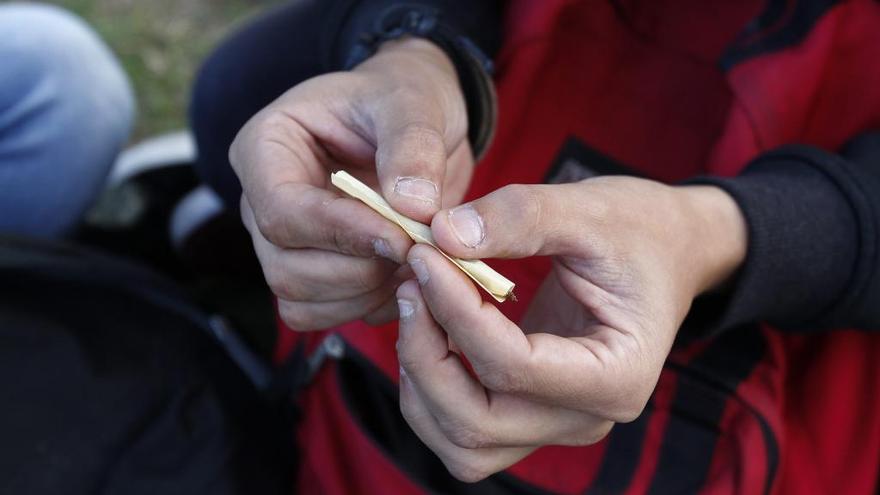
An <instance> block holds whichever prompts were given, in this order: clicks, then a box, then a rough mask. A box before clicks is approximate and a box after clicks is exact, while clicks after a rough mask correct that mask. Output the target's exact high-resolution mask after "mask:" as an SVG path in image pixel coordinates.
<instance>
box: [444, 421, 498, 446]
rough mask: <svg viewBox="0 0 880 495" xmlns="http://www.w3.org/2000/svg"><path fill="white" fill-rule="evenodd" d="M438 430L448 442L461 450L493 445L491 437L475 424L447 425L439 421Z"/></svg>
mask: <svg viewBox="0 0 880 495" xmlns="http://www.w3.org/2000/svg"><path fill="white" fill-rule="evenodd" d="M440 429H441V430H443V432H444V433H445V434H446V438H448V439H449V441H450V442H452V443H453V444H455V445H456V446H458V447H461V448H463V449H469V450H473V449H481V448H484V447H488V446H490V445H492V444H493V439H492V437H491V435H489V433H488V432H487V431H485V429H484V428H482V427H480V426H479V425H476V424H461V423H458V424H448V423H446V422H442V421H441V422H440Z"/></svg>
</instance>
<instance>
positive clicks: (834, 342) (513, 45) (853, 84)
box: [278, 0, 880, 494]
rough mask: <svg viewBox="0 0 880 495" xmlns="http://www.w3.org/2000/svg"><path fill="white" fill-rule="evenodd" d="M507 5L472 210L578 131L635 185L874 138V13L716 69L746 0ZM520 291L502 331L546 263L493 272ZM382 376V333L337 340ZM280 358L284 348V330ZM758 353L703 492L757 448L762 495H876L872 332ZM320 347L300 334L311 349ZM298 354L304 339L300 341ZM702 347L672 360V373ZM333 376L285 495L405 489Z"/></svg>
mask: <svg viewBox="0 0 880 495" xmlns="http://www.w3.org/2000/svg"><path fill="white" fill-rule="evenodd" d="M620 5H622V6H623V8H624V11H625V12H626V13H627V21H628V22H622V20H621V18H620V17H619V15H618V13H615V11H614V9H613V8H612V6H611V2H579V1H573V0H540V1H539V0H534V1H525V0H524V1H515V2H512V4H511V6H510V7H509V10H508V15H507V18H506V20H505V24H506V33H507V35H506V36H507V39H506V42H505V45H504V48H503V50H502V52H501V54H500V56H499V59H498V74H497V87H498V95H499V105H500V120H499V127H498V130H497V134H496V138H495V141H494V144H493V146H492V148H491V150H490V151H489V153H488V155H487V157H486V158H485V160H484V161H483V162H482V163H481V164H480V165H479V167H478V168H477V172H476V175H475V177H474V181H473V186H472V188H471V190H470V193H469V197H470V198H474V197H479V196H481V195H483V194H486V193H487V192H490V191H492V190H494V189H497V188H499V187H501V186H503V185H506V184H510V183H539V182H542V181H543V179H544V177H545V175H546V173H547V169H548V167H549V165H550V163H551V162H552V160H553V158H554V156H555V154H556V153H557V152H558V150H559V149H560V147H561V145H562V143H563V142H564V141H565V140H566V138H568V137H570V136H576V137H578V138H579V139H581V140H582V141H584V142H586V143H588V144H589V146H591V147H592V148H594V149H597V150H599V151H600V152H602V153H603V154H605V155H608V156H610V157H612V158H614V159H616V160H618V161H620V162H622V163H625V164H627V165H629V166H631V167H633V168H635V169H636V170H638V171H640V172H641V173H643V174H644V175H646V176H648V177H652V178H655V179H658V180H663V181H676V180H680V179H684V178H686V177H689V176H693V175H695V174H699V173H705V172H712V173H717V174H722V175H732V174H736V173H737V172H738V171H739V170H741V169H742V167H743V166H745V164H746V163H747V162H748V161H749V160H751V159H752V158H754V157H755V156H756V155H758V154H759V153H761V152H762V151H765V150H767V149H769V148H772V147H775V146H777V145H781V144H785V143H791V142H805V143H809V144H814V145H818V146H822V147H825V148H827V149H831V150H833V149H835V148H837V147H838V146H840V145H841V144H842V143H843V142H844V141H845V140H846V139H848V138H850V137H853V136H855V135H856V134H857V133H858V132H859V131H862V130H867V129H869V128H871V127H874V128H877V127H880V63H878V61H880V28H878V26H880V4H878V3H877V2H873V1H871V0H852V1H848V2H842V3H841V4H840V5H837V6H835V7H834V8H832V9H831V10H830V11H829V12H827V13H826V14H825V15H824V16H823V17H822V18H821V19H820V20H819V21H818V23H817V24H816V25H815V26H814V28H813V30H812V32H811V33H810V34H809V36H808V37H807V38H806V39H805V40H803V41H802V42H801V43H799V44H797V45H796V46H793V47H789V48H787V49H784V50H782V51H778V52H774V53H770V54H765V55H762V56H760V57H757V58H753V59H750V60H747V61H745V62H742V63H740V64H738V65H736V66H735V67H734V68H733V69H732V70H731V71H729V72H727V73H725V72H723V71H722V70H721V69H720V68H719V65H718V63H717V61H718V59H719V57H720V55H721V52H722V50H723V49H724V48H725V47H726V46H728V44H729V43H730V42H731V41H732V40H733V38H734V37H735V36H736V34H737V33H738V32H739V31H740V30H741V29H742V28H743V26H744V25H745V24H746V22H747V21H748V20H749V19H751V18H753V17H754V16H756V15H757V14H758V13H759V11H760V10H761V8H762V7H763V2H760V1H757V0H748V1H739V0H728V1H722V2H704V1H700V0H682V1H673V0H664V1H635V0H633V1H623V2H620ZM493 264H494V265H495V266H496V268H498V269H499V270H500V271H502V273H505V274H506V275H507V276H509V277H510V278H512V279H513V280H514V281H515V282H516V283H517V294H518V296H519V297H520V301H519V302H516V303H510V302H509V303H505V304H503V305H502V306H501V309H502V310H503V312H504V313H505V314H506V315H508V316H509V317H510V318H512V319H514V321H516V320H517V319H518V318H519V317H520V316H521V315H522V313H523V312H524V310H525V308H526V307H527V305H528V302H529V300H530V299H531V296H532V294H533V293H534V292H535V290H536V288H537V286H538V285H539V284H540V282H541V280H542V278H543V277H544V276H545V274H546V273H547V270H548V268H549V265H548V261H547V260H546V259H533V260H519V261H512V262H504V261H500V262H498V263H493ZM338 332H339V333H340V334H341V335H342V336H343V338H344V339H345V340H346V341H347V342H349V343H350V344H351V345H352V346H354V347H355V348H356V349H358V350H359V351H360V352H361V353H362V354H363V355H365V356H366V357H367V358H368V359H369V360H371V361H372V362H373V363H375V364H376V365H377V366H378V367H379V368H380V369H381V370H382V371H383V372H384V373H385V374H387V375H388V377H390V378H391V379H392V380H394V381H396V380H397V366H398V365H397V359H396V354H395V350H394V343H395V341H396V328H395V327H394V326H393V325H392V326H388V327H385V328H382V329H370V328H368V327H367V326H366V325H364V324H362V323H352V324H349V325H346V326H343V327H342V328H340V329H338ZM281 336H282V339H281V344H280V345H279V352H278V358H281V357H283V356H284V355H285V354H286V353H287V352H289V351H290V349H292V347H293V345H294V342H295V341H296V340H297V339H298V338H299V337H297V336H296V334H294V333H292V332H290V331H289V330H286V329H283V326H282V330H281ZM765 336H766V339H767V341H768V346H769V347H768V349H767V351H766V355H765V357H764V358H763V360H762V361H761V363H760V364H759V365H758V366H757V367H756V368H755V369H754V370H753V371H752V373H751V374H750V375H749V377H748V379H746V380H745V381H744V382H742V383H741V384H740V385H739V387H738V389H737V390H736V392H737V393H736V398H735V399H732V400H730V401H729V402H728V403H727V406H726V408H725V410H724V414H723V416H722V419H721V422H720V424H719V425H718V429H719V431H720V435H719V440H718V442H717V445H716V448H715V452H714V454H713V456H712V462H711V466H710V469H709V474H708V477H707V481H706V485H705V487H704V490H703V491H704V492H706V493H713V494H716V493H717V494H721V493H761V492H762V491H763V489H764V486H765V482H766V478H767V476H768V473H767V455H768V454H767V449H768V445H766V440H765V438H764V437H763V436H762V432H761V430H760V426H759V423H758V422H756V421H755V419H754V418H755V415H754V414H753V413H752V412H751V411H757V413H758V414H760V415H761V416H763V417H764V418H765V419H766V421H767V424H768V425H769V426H770V428H771V429H772V433H773V435H774V436H775V439H776V441H777V442H778V448H779V455H780V460H779V467H778V471H777V475H776V477H775V480H773V484H772V488H773V492H774V493H786V494H787V493H798V494H801V493H873V492H874V489H875V485H876V482H877V472H878V466H880V448H878V446H880V369H878V367H880V365H878V362H880V359H878V358H880V336H878V335H877V334H868V333H862V332H856V331H848V332H835V333H828V334H822V335H816V336H798V337H793V336H786V335H783V334H780V333H778V332H776V331H774V330H773V329H769V328H768V329H765ZM317 338H319V336H317V337H316V336H312V337H309V339H310V340H312V341H313V342H314V341H315V339H317ZM312 345H313V344H312ZM699 350H700V349H698V348H693V349H690V350H687V349H685V350H681V351H678V352H677V354H676V358H678V359H679V362H681V363H685V362H687V361H688V360H689V359H690V357H693V356H694V355H696V354H698V352H699ZM334 374H335V371H334V368H333V366H328V367H325V369H324V370H322V372H321V373H320V374H319V376H318V380H317V381H316V382H315V383H314V384H312V385H311V386H310V387H309V388H308V389H307V390H306V391H305V393H304V394H303V397H302V403H303V407H304V419H303V421H302V424H301V427H300V429H299V431H300V434H299V438H298V441H299V442H300V444H301V445H302V446H303V451H304V452H305V453H306V459H305V462H304V465H303V467H302V475H301V477H300V481H299V487H298V489H299V493H327V494H341V493H377V492H380V493H419V492H418V489H417V487H416V485H414V484H413V483H412V482H411V481H409V480H408V479H407V478H406V476H404V475H403V474H401V473H400V472H399V471H398V470H397V469H395V467H394V466H393V465H392V464H391V463H390V462H389V461H388V459H385V458H384V457H383V456H382V454H381V453H380V452H378V450H377V449H376V447H375V446H374V445H372V444H371V442H370V440H368V439H367V438H366V437H365V436H364V434H363V433H362V432H360V431H359V430H358V427H357V426H356V425H355V424H354V423H353V421H352V419H351V417H350V415H349V414H348V412H347V411H346V410H345V406H344V404H343V402H342V401H341V399H340V398H339V392H338V390H337V387H336V385H335V383H334V380H335V378H334ZM675 388H676V373H675V372H674V371H673V370H672V369H666V370H665V371H664V373H663V375H662V376H661V379H660V382H659V385H658V388H657V391H656V393H655V395H654V397H653V399H652V405H653V407H654V408H655V413H654V414H653V415H652V417H651V420H650V424H649V426H648V430H647V431H648V433H647V434H646V438H645V443H644V449H643V451H642V452H641V455H640V459H639V465H638V468H637V471H636V475H635V477H634V479H633V480H632V482H631V484H630V486H629V490H628V493H643V492H644V491H645V490H646V489H647V488H648V486H650V482H651V479H652V478H653V476H654V474H655V472H656V469H657V465H658V456H659V452H660V445H661V439H662V438H663V434H664V429H665V428H666V423H667V422H668V418H669V414H670V411H669V402H670V398H671V397H672V395H673V393H674V390H675ZM605 448H606V445H605V442H602V443H600V444H598V445H596V446H593V447H589V448H555V447H551V448H545V449H542V450H540V451H538V452H537V453H536V454H534V455H532V456H530V457H529V458H527V459H526V460H524V461H523V462H521V463H519V464H518V465H516V466H513V467H512V468H511V469H510V470H509V472H510V473H512V474H513V475H515V476H517V477H519V478H521V479H523V480H526V481H528V482H530V483H532V484H535V485H538V486H541V487H545V488H546V489H548V490H552V491H558V492H560V493H578V492H582V491H583V490H584V489H586V488H587V487H588V486H589V485H590V482H591V481H592V480H593V479H594V477H595V475H596V472H597V469H598V468H599V465H600V463H601V461H602V455H603V453H604V451H605Z"/></svg>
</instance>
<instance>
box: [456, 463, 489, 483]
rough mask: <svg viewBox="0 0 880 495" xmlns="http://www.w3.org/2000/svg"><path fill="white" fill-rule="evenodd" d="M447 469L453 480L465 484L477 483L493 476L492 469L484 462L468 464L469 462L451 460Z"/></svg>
mask: <svg viewBox="0 0 880 495" xmlns="http://www.w3.org/2000/svg"><path fill="white" fill-rule="evenodd" d="M446 469H447V470H448V471H449V474H451V475H452V477H453V478H455V479H457V480H459V481H463V482H465V483H476V482H478V481H482V480H484V479H486V478H488V477H489V476H491V475H492V474H493V471H492V470H491V469H487V467H486V466H485V465H484V463H482V462H474V461H471V462H468V460H458V459H456V460H451V461H447V462H446Z"/></svg>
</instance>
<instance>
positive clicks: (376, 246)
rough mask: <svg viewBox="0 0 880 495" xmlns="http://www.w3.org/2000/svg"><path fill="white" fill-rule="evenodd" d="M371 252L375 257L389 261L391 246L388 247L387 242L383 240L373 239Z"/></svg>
mask: <svg viewBox="0 0 880 495" xmlns="http://www.w3.org/2000/svg"><path fill="white" fill-rule="evenodd" d="M373 251H375V253H376V256H380V257H382V258H386V259H389V260H390V259H392V256H393V254H392V253H391V246H389V245H388V241H386V240H385V239H373Z"/></svg>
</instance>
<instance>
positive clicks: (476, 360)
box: [409, 246, 656, 422]
mask: <svg viewBox="0 0 880 495" xmlns="http://www.w3.org/2000/svg"><path fill="white" fill-rule="evenodd" d="M409 263H410V266H412V268H413V270H414V271H415V272H416V274H417V275H418V279H419V283H420V285H421V291H422V295H423V296H424V300H425V303H426V305H427V307H428V309H429V310H430V312H431V315H432V316H433V318H434V320H436V321H437V323H438V324H439V325H440V326H441V327H442V328H443V329H444V330H445V331H446V332H447V333H448V334H449V336H450V338H451V339H452V340H453V341H455V342H456V343H457V344H458V345H459V347H460V348H461V351H462V353H463V354H464V355H465V356H466V357H467V358H468V360H469V361H470V363H471V365H472V366H473V368H474V371H475V372H476V373H477V375H478V378H479V380H480V382H481V383H482V384H483V385H484V386H486V388H489V389H491V390H494V391H497V392H504V393H510V394H514V395H518V396H521V397H524V398H529V399H532V400H535V401H538V402H542V403H544V404H547V405H551V406H557V407H563V408H567V409H575V410H579V411H583V412H587V413H591V414H594V415H597V416H600V417H602V418H605V419H609V420H612V421H614V422H625V421H632V420H633V419H635V418H636V417H637V416H638V414H639V413H640V412H641V410H642V408H643V407H644V403H645V401H646V400H647V397H648V396H649V395H650V390H652V389H653V386H654V383H653V382H652V379H650V378H647V377H646V376H644V374H642V373H641V372H640V370H642V369H645V368H646V366H645V363H643V362H640V361H639V356H640V354H639V352H638V348H639V346H638V344H637V343H636V342H635V341H634V340H633V339H634V338H633V337H632V336H630V335H613V336H612V335H611V332H615V330H612V329H610V328H608V327H597V328H596V329H595V330H594V333H593V334H591V335H589V337H586V338H578V337H573V338H564V337H559V336H556V335H552V334H548V333H533V334H529V335H525V334H524V333H523V332H522V330H521V329H520V328H519V327H517V326H516V325H515V324H513V322H511V321H510V320H508V319H507V318H506V317H504V315H502V314H501V312H500V311H498V309H497V308H496V307H495V306H494V305H492V304H490V303H484V302H483V300H482V298H481V296H480V294H479V293H478V292H477V289H476V288H475V287H474V285H473V284H472V283H470V281H469V280H468V279H467V278H466V277H465V275H464V274H463V273H461V271H460V270H458V269H457V268H456V267H455V266H454V265H452V264H451V263H450V262H449V261H448V260H446V258H444V257H443V256H442V255H440V254H439V253H438V252H437V251H436V250H434V249H433V248H430V247H427V246H415V247H413V249H412V250H410V253H409ZM612 337H613V338H612ZM653 380H656V379H655V378H654V379H653Z"/></svg>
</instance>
